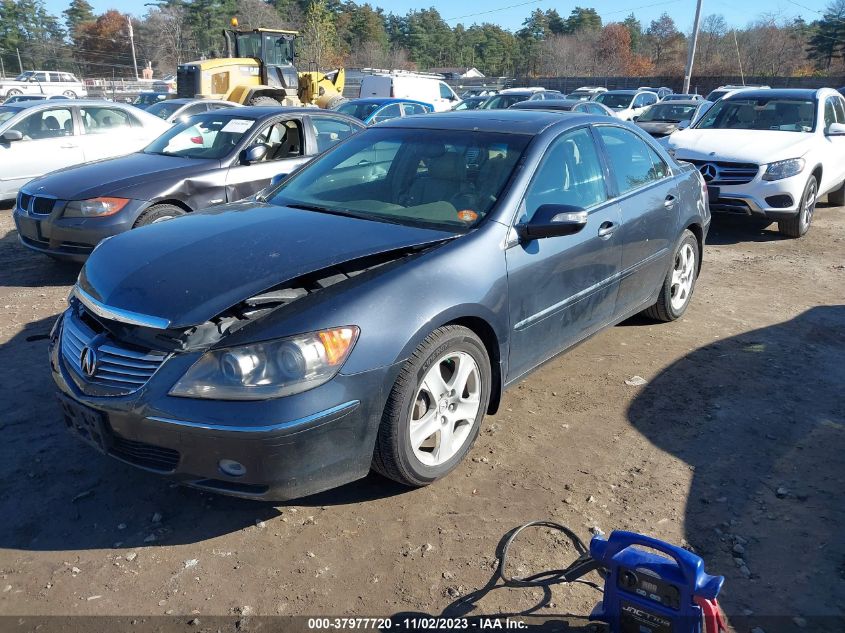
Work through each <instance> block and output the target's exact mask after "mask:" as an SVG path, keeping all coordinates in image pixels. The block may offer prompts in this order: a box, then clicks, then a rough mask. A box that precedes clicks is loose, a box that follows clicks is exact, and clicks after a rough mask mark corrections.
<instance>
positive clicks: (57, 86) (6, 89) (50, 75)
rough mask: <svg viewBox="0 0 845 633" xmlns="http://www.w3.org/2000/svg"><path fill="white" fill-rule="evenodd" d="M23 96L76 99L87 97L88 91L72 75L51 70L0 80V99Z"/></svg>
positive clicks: (29, 71)
mask: <svg viewBox="0 0 845 633" xmlns="http://www.w3.org/2000/svg"><path fill="white" fill-rule="evenodd" d="M23 94H28V95H32V94H43V95H47V96H50V95H63V96H65V97H68V98H69V99H77V98H80V97H87V96H88V91H87V90H86V89H85V84H83V83H82V82H81V81H79V79H77V78H76V77H75V76H74V75H72V74H70V73H62V72H56V71H53V70H49V71H47V70H28V71H26V72H24V73H21V74H20V75H18V76H17V77H15V78H14V79H0V99H7V98H8V97H13V96H15V95H23Z"/></svg>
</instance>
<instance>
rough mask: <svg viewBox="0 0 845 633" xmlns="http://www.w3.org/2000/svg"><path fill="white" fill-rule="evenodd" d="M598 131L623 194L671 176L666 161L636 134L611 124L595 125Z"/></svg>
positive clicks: (614, 177)
mask: <svg viewBox="0 0 845 633" xmlns="http://www.w3.org/2000/svg"><path fill="white" fill-rule="evenodd" d="M596 130H597V131H598V133H599V136H600V137H601V139H602V142H603V143H604V147H605V151H606V153H607V158H608V160H609V162H610V168H611V170H612V172H613V179H614V182H615V183H616V188H617V190H618V192H619V194H620V195H622V194H625V193H627V192H629V191H633V190H634V189H638V188H639V187H643V186H645V185H648V184H649V183H651V182H656V181H658V180H660V179H661V178H665V177H666V176H667V175H668V173H669V169H668V167H667V166H666V163H665V162H663V159H661V158H660V156H658V155H657V154H656V153H655V152H654V150H652V149H651V148H650V147H649V146H648V145H647V144H646V142H645V141H644V140H642V139H641V138H639V137H638V136H637V135H636V134H634V133H633V132H630V131H628V130H625V129H623V128H619V127H616V126H611V125H600V126H596Z"/></svg>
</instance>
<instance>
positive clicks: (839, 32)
mask: <svg viewBox="0 0 845 633" xmlns="http://www.w3.org/2000/svg"><path fill="white" fill-rule="evenodd" d="M843 54H845V0H835V2H832V3H831V4H829V5H828V6H827V9H826V11H825V13H824V15H823V16H822V18H821V20H818V21H816V22H815V23H814V24H813V26H812V35H811V36H810V40H809V42H808V43H807V58H808V59H809V60H810V61H812V62H814V63H815V64H816V67H817V68H818V69H820V70H824V71H828V72H829V71H830V68H831V64H832V63H833V60H834V58H836V57H837V56H841V55H843Z"/></svg>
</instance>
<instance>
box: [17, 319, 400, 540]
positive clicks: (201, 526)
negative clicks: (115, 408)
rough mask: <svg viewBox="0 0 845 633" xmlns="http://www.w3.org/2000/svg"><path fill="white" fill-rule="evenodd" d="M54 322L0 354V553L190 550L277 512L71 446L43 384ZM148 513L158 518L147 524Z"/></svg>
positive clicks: (361, 493)
mask: <svg viewBox="0 0 845 633" xmlns="http://www.w3.org/2000/svg"><path fill="white" fill-rule="evenodd" d="M54 321H55V317H49V318H45V319H41V320H39V321H35V322H32V323H29V324H27V325H26V326H25V327H24V328H23V330H22V331H21V332H19V333H18V334H17V335H16V336H15V337H14V338H13V339H11V340H10V341H9V342H8V343H6V344H4V345H2V346H0V381H1V382H2V384H3V393H4V402H5V405H6V406H5V407H4V409H5V411H4V413H3V416H2V423H0V427H2V429H3V431H4V438H3V439H4V441H3V442H2V443H0V479H2V480H3V481H4V482H7V485H5V486H2V488H0V516H3V517H4V520H3V522H2V525H0V548H10V549H21V550H35V551H59V550H77V549H82V550H84V549H108V548H113V547H155V546H157V545H159V544H163V545H174V544H182V543H196V542H200V541H204V540H207V539H211V538H213V537H216V536H220V535H223V534H228V533H231V532H236V531H238V530H240V529H243V528H244V527H247V526H251V525H255V523H256V521H264V520H269V519H271V518H273V517H276V516H278V515H280V514H281V513H283V512H284V511H285V507H286V504H284V503H271V502H259V501H252V500H245V499H236V498H231V497H224V496H221V495H217V494H211V493H205V492H202V491H200V490H195V489H190V488H186V487H184V486H179V485H176V484H174V483H173V482H171V481H170V480H168V479H166V478H163V477H161V476H159V475H156V474H153V473H148V472H144V471H141V470H138V469H136V468H134V467H133V466H130V465H128V464H124V463H122V462H119V461H117V460H115V459H113V458H111V457H106V456H103V455H100V454H99V453H97V452H95V451H94V450H93V449H91V448H90V447H88V446H87V445H86V444H84V443H82V442H81V441H79V440H78V439H77V438H76V437H74V436H73V435H72V434H71V432H70V431H68V430H67V428H66V426H65V424H64V422H63V420H62V417H61V414H60V411H59V407H58V404H57V403H56V401H55V398H54V393H55V388H54V386H53V381H52V378H51V376H50V369H49V362H48V356H47V349H48V336H49V332H50V329H51V327H52V325H53V323H54ZM406 491H407V488H403V487H402V486H399V485H398V484H395V483H393V482H389V481H387V480H385V479H382V478H381V477H379V476H377V475H374V474H371V475H370V476H368V477H367V478H365V479H363V480H361V481H359V482H355V483H352V484H349V485H346V486H342V487H340V488H337V489H335V490H330V491H327V492H324V493H320V494H317V495H312V496H311V497H307V498H303V499H297V500H296V501H294V502H291V504H293V505H296V506H299V507H322V506H333V505H346V504H354V503H359V502H363V501H368V500H372V499H378V498H382V497H388V496H392V495H395V494H402V493H404V492H406ZM156 514H159V515H160V517H161V519H160V520H156V521H154V520H153V517H154V515H156ZM156 518H157V517H156ZM120 526H122V527H120ZM151 537H152V538H151Z"/></svg>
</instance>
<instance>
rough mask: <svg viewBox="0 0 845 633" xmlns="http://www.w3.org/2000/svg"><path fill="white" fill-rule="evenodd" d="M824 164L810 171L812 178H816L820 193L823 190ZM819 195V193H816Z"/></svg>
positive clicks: (817, 189)
mask: <svg viewBox="0 0 845 633" xmlns="http://www.w3.org/2000/svg"><path fill="white" fill-rule="evenodd" d="M823 171H824V170H823V168H822V164H821V163H819V164H818V165H816V166H815V167H813V169H812V170H811V171H810V175H811V176H815V177H816V187H817V188H816V192H818V191H820V190H821V188H822V172H823ZM816 195H818V193H816Z"/></svg>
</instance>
